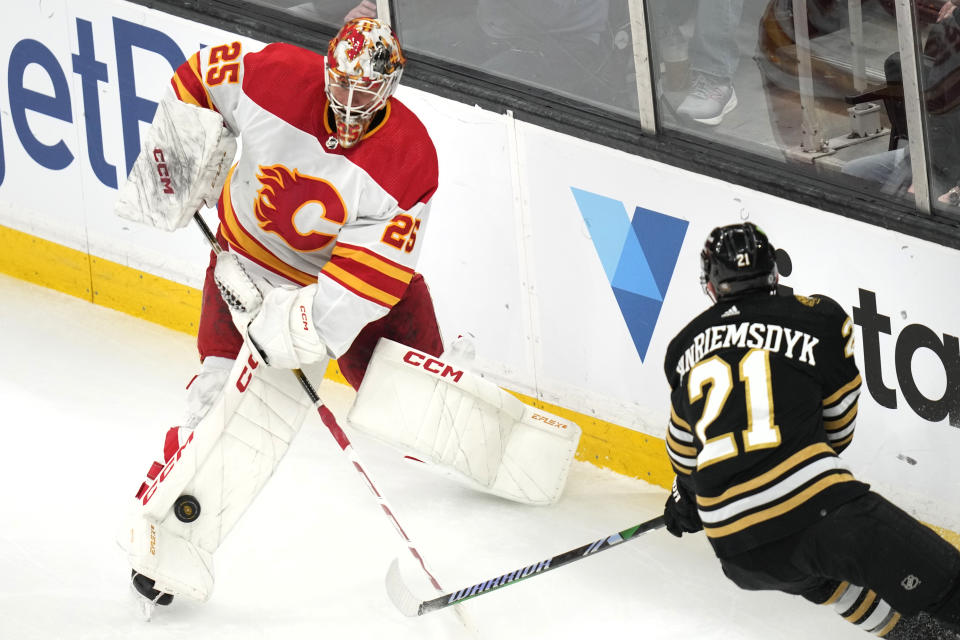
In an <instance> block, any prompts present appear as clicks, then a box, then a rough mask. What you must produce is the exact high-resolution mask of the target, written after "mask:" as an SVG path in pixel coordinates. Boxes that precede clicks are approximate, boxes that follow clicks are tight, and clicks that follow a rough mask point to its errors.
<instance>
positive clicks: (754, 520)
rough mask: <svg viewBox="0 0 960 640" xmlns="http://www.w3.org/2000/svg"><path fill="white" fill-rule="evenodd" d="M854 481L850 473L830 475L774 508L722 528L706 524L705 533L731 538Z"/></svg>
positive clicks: (713, 536)
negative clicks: (831, 488)
mask: <svg viewBox="0 0 960 640" xmlns="http://www.w3.org/2000/svg"><path fill="white" fill-rule="evenodd" d="M854 481H855V480H854V478H853V476H852V475H850V474H849V473H835V474H832V475H829V476H827V477H825V478H821V479H820V480H819V481H817V482H816V483H814V484H812V485H811V486H809V487H807V488H806V489H805V490H803V491H801V492H800V493H798V494H797V495H795V496H793V497H792V498H790V499H788V500H785V501H783V502H780V503H778V504H775V505H774V506H772V507H769V508H767V509H764V510H762V511H757V512H756V513H752V514H750V515H749V516H745V517H743V518H740V519H739V520H735V521H734V522H731V523H730V524H727V525H724V526H722V527H713V526H709V525H707V524H706V523H704V525H703V530H704V533H706V534H707V537H708V538H722V537H724V536H729V535H732V534H734V533H738V532H740V531H743V530H744V529H747V528H749V527H752V526H753V525H755V524H759V523H761V522H766V521H768V520H772V519H774V518H776V517H777V516H782V515H783V514H785V513H787V512H789V511H792V510H793V509H796V508H797V507H798V506H800V505H801V504H803V503H804V502H806V501H807V500H809V499H810V498H812V497H813V496H815V495H817V494H818V493H820V492H821V491H824V490H825V489H827V488H828V487H831V486H833V485H835V484H840V483H842V482H854ZM702 517H703V514H702V513H701V519H702Z"/></svg>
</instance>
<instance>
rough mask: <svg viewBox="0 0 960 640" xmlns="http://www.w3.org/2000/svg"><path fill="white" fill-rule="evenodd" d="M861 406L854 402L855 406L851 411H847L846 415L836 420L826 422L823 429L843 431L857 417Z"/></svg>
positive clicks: (852, 406)
mask: <svg viewBox="0 0 960 640" xmlns="http://www.w3.org/2000/svg"><path fill="white" fill-rule="evenodd" d="M859 406H860V403H859V402H854V403H853V405H851V407H850V409H849V410H847V412H846V413H845V414H844V415H842V416H840V417H839V418H835V419H833V420H824V421H823V427H824V428H825V429H826V430H827V431H842V430H843V428H844V427H846V426H847V424H849V423H850V421H851V420H853V419H855V418H856V417H857V408H858V407H859Z"/></svg>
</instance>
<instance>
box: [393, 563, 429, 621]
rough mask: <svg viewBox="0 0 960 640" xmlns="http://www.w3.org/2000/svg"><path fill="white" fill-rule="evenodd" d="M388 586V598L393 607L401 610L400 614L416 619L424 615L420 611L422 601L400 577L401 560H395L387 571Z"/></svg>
mask: <svg viewBox="0 0 960 640" xmlns="http://www.w3.org/2000/svg"><path fill="white" fill-rule="evenodd" d="M386 584H387V597H389V598H390V602H392V603H393V606H395V607H396V608H397V609H399V610H400V613H402V614H403V615H405V616H407V617H408V618H416V617H417V616H419V615H421V614H422V613H423V611H422V610H421V609H420V600H418V599H417V597H416V596H415V595H413V592H412V591H410V588H409V587H408V586H407V583H406V582H404V581H403V577H401V576H400V560H399V559H397V558H394V559H393V562H391V563H390V568H389V569H387V579H386Z"/></svg>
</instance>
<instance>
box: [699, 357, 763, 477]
mask: <svg viewBox="0 0 960 640" xmlns="http://www.w3.org/2000/svg"><path fill="white" fill-rule="evenodd" d="M738 368H739V372H738V375H739V379H740V382H742V383H743V385H744V396H745V398H746V404H747V406H746V410H747V428H746V429H745V430H744V431H743V444H744V448H745V449H746V450H747V451H753V450H755V449H767V448H771V447H776V446H778V445H779V444H780V428H779V427H778V426H777V425H776V424H774V422H773V388H772V387H771V383H770V353H769V352H768V351H766V350H764V349H751V350H750V351H748V352H747V353H746V355H744V356H743V357H742V358H741V359H740V363H739V367H738ZM708 385H709V389H707V390H706V401H705V402H704V405H703V414H702V415H701V416H700V419H699V420H697V423H696V425H694V432H695V433H696V435H697V438H699V439H700V442H701V443H702V444H703V448H702V449H701V450H700V453H699V455H697V469H703V468H704V467H708V466H710V465H711V464H714V463H716V462H720V461H721V460H727V459H728V458H732V457H734V456H736V455H738V454H739V453H740V452H739V450H738V448H737V442H736V439H735V438H734V437H733V434H732V433H725V434H722V435H719V436H714V437H712V438H708V437H707V428H708V427H709V426H710V425H711V424H713V422H714V421H715V420H716V419H717V418H718V417H719V416H720V414H721V413H722V412H723V409H724V406H726V404H727V400H728V399H729V397H730V392H731V391H733V385H734V380H733V369H732V367H731V366H730V365H729V364H727V362H726V361H725V360H723V359H721V358H720V357H719V356H713V357H710V358H707V359H706V360H703V361H702V362H698V363H697V364H696V365H695V366H694V367H693V368H692V369H691V370H690V377H689V378H688V379H687V392H688V394H689V396H690V402H691V403H695V402H697V401H699V400H700V398H702V397H703V395H704V389H705V388H707V387H708Z"/></svg>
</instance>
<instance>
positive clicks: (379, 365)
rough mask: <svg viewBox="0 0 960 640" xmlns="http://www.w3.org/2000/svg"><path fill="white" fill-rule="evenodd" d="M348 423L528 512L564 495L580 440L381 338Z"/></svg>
mask: <svg viewBox="0 0 960 640" xmlns="http://www.w3.org/2000/svg"><path fill="white" fill-rule="evenodd" d="M347 419H348V421H349V423H350V425H351V426H353V427H354V428H356V429H357V430H359V431H361V432H363V433H366V434H369V435H371V436H373V437H374V438H376V439H378V440H381V441H383V442H384V443H386V444H388V445H390V446H392V447H395V448H398V449H400V450H401V451H404V452H405V453H408V454H409V455H411V456H412V457H415V458H417V459H419V460H423V461H424V462H427V463H429V464H431V465H433V466H434V467H435V469H436V470H438V471H441V472H443V473H444V474H445V475H448V476H450V477H451V478H453V479H454V480H457V481H459V482H461V483H463V484H465V485H467V486H469V487H471V488H473V489H476V490H479V491H483V492H485V493H491V494H493V495H497V496H500V497H502V498H506V499H508V500H514V501H516V502H521V503H525V504H531V505H547V504H552V503H554V502H556V501H557V499H558V498H559V497H560V495H561V494H562V493H563V489H564V486H565V484H566V481H567V475H568V472H569V470H570V463H571V462H572V460H573V456H574V454H575V453H576V450H577V444H578V443H579V441H580V434H581V430H580V427H579V426H578V425H577V424H575V423H573V422H571V421H570V420H567V419H565V418H560V417H558V416H555V415H552V414H550V413H547V412H546V411H543V410H541V409H535V408H533V407H531V406H529V405H526V404H524V403H523V402H521V401H520V400H518V399H517V398H515V397H513V396H512V395H510V394H508V393H507V392H505V391H503V390H502V389H501V388H500V387H498V386H496V385H495V384H493V383H491V382H488V381H487V380H484V379H483V378H481V377H480V376H478V375H475V374H473V373H470V372H469V371H466V370H464V369H463V368H462V367H460V366H457V365H455V364H452V363H448V362H444V361H443V360H440V359H438V358H435V357H433V356H431V355H429V354H426V353H423V352H421V351H417V350H415V349H411V348H409V347H406V346H404V345H402V344H399V343H396V342H393V341H391V340H388V339H386V338H384V339H381V340H380V342H379V343H378V344H377V347H376V349H375V350H374V352H373V357H372V358H371V360H370V364H369V366H368V368H367V373H366V376H365V377H364V379H363V383H362V384H361V385H360V388H359V390H358V392H357V397H356V400H355V401H354V404H353V407H352V408H351V410H350V412H349V414H348V418H347Z"/></svg>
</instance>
